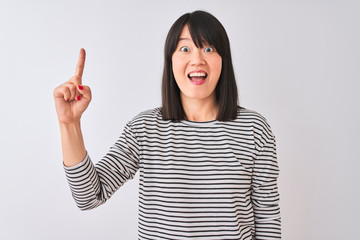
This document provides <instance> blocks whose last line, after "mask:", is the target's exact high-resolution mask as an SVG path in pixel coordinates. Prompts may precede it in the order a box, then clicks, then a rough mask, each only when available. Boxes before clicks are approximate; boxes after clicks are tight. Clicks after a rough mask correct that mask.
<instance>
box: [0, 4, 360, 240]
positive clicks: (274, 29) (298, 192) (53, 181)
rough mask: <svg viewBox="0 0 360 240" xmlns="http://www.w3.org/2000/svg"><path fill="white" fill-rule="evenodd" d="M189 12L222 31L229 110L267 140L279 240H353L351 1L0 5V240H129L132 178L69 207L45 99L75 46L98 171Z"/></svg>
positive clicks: (356, 31) (356, 61) (355, 161)
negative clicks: (235, 106) (259, 123)
mask: <svg viewBox="0 0 360 240" xmlns="http://www.w3.org/2000/svg"><path fill="white" fill-rule="evenodd" d="M199 9H200V10H206V11H209V12H210V13H212V14H214V15H215V16H216V17H217V18H218V19H219V20H220V22H222V23H223V25H224V27H225V29H226V30H227V33H228V35H229V38H230V43H231V49H232V56H233V63H234V68H235V71H236V77H237V82H238V88H239V94H240V105H241V106H244V107H246V108H249V109H252V110H255V111H258V112H259V113H261V114H262V115H263V116H265V118H266V119H267V120H268V122H269V124H270V125H271V127H272V130H273V132H274V134H275V136H276V139H277V151H278V162H279V166H280V178H279V189H280V196H281V197H280V207H281V215H282V229H283V230H282V232H283V233H282V234H283V239H286V240H304V239H314V240H318V239H326V240H335V239H336V240H337V239H347V240H356V239H359V235H360V230H359V227H358V225H359V219H358V216H359V215H360V211H359V210H360V209H359V198H360V187H359V183H360V178H359V172H358V170H359V168H360V163H359V162H360V161H359V160H360V159H359V149H360V143H359V138H358V136H359V134H360V127H359V123H360V113H359V111H360V108H359V103H360V94H359V92H360V84H359V81H360V44H359V43H360V15H359V12H360V3H359V2H358V1H356V0H354V1H349V0H338V1H333V0H330V1H325V0H323V1H322V0H312V1H310V0H309V1H306V0H303V1H300V0H294V1H286V0H282V1H281V0H273V1H272V0H266V1H265V0H264V1H250V0H249V1H239V0H227V1H213V0H202V1H200V0H199V1H196V0H183V1H167V0H161V1H160V0H159V1H139V0H136V1H133V0H132V1H129V0H128V1H120V0H118V1H115V0H114V1H110V0H102V1H85V0H81V1H74V0H72V1H64V0H62V1H45V0H44V1H25V0H24V1H16V0H15V1H14V0H12V1H10V0H1V1H0V81H1V84H0V114H1V115H0V121H1V124H0V148H1V150H0V160H1V174H0V239H4V240H7V239H16V240H18V239H19V240H20V239H36V240H39V239H52V240H56V239H69V240H75V239H88V240H94V239H111V240H112V239H125V240H127V239H130V240H131V239H137V203H138V198H137V197H138V193H137V192H138V175H137V176H136V178H135V179H134V180H131V181H129V182H127V183H126V184H125V185H124V186H123V187H122V188H120V190H119V191H117V192H116V193H115V195H114V196H113V197H112V198H111V199H110V200H109V201H108V202H107V203H106V204H105V205H102V206H100V207H99V208H97V209H94V210H91V211H85V212H82V211H80V210H78V209H77V207H76V205H75V202H74V201H73V199H72V196H71V193H70V189H69V187H68V184H67V181H66V178H65V174H64V171H63V168H62V153H61V141H60V140H61V139H60V131H59V126H58V122H57V116H56V112H55V106H54V100H53V96H52V93H53V90H54V88H55V87H56V86H58V85H60V84H62V83H63V82H65V81H67V80H68V79H69V78H70V77H71V76H72V75H73V74H74V72H75V66H76V62H77V58H78V54H79V50H80V48H82V47H83V48H85V49H86V51H87V59H86V64H85V71H84V76H83V84H85V85H89V86H90V87H91V89H92V93H93V100H92V102H91V103H90V105H89V107H88V109H87V111H86V112H85V113H84V115H83V117H82V130H83V135H84V141H85V147H86V149H87V150H88V152H89V154H90V156H91V158H92V160H93V161H94V162H97V161H98V160H99V159H101V157H102V156H103V155H105V154H106V152H107V151H108V150H109V148H110V146H111V145H112V144H113V143H114V142H115V141H116V140H117V138H118V137H119V136H120V134H121V132H122V129H123V127H124V124H125V123H126V122H127V121H129V120H130V119H131V118H132V117H134V116H135V115H136V114H138V113H139V112H141V111H143V110H147V109H150V108H154V107H157V106H159V105H160V99H161V95H160V84H161V75H162V67H163V47H164V42H165V37H166V34H167V32H168V30H169V28H170V26H171V25H172V23H173V22H174V21H175V20H176V19H177V18H178V17H180V16H181V15H182V14H184V13H186V12H191V11H194V10H199Z"/></svg>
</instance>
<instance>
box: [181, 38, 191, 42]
mask: <svg viewBox="0 0 360 240" xmlns="http://www.w3.org/2000/svg"><path fill="white" fill-rule="evenodd" d="M183 40H190V38H179V41H183Z"/></svg>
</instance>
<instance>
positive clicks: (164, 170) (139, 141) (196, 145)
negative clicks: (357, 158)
mask: <svg viewBox="0 0 360 240" xmlns="http://www.w3.org/2000/svg"><path fill="white" fill-rule="evenodd" d="M84 63H85V51H84V50H83V49H82V50H81V51H80V57H79V61H78V65H77V68H76V74H75V76H73V77H72V78H71V79H70V80H69V81H68V82H66V83H64V84H62V85H60V86H59V87H57V88H56V89H55V90H54V98H55V104H56V110H57V114H58V119H59V124H60V129H61V139H62V151H63V160H64V168H65V172H66V175H67V178H68V181H69V184H70V188H71V191H72V193H73V196H74V199H75V201H76V203H77V205H78V207H79V208H80V209H82V210H86V209H92V208H95V207H97V206H99V205H100V204H102V203H104V202H105V201H106V200H107V199H109V198H110V197H111V195H112V194H113V193H114V192H115V191H116V190H117V189H119V187H120V186H122V185H123V184H124V183H125V182H126V181H127V180H129V179H132V178H133V177H134V175H135V174H136V172H137V170H140V186H139V225H138V235H139V239H189V238H191V239H207V240H209V239H279V238H280V235H281V228H280V226H281V223H280V209H279V204H278V202H279V194H278V189H277V178H278V174H279V169H278V164H277V160H276V142H275V136H274V135H273V133H272V131H271V128H270V126H269V125H268V123H267V122H266V119H265V118H264V117H262V116H261V115H260V114H259V113H257V112H255V111H251V110H248V109H245V108H241V107H238V105H237V103H238V95H237V88H236V81H235V77H234V72H233V67H232V61H231V54H230V45H229V40H228V37H227V34H226V32H225V29H224V28H223V26H222V25H221V23H220V22H219V21H218V20H217V19H216V18H215V17H214V16H212V15H211V14H209V13H206V12H203V11H196V12H193V13H188V14H184V15H183V16H181V17H180V18H179V19H178V20H177V21H176V22H175V23H174V24H173V26H172V27H171V29H170V31H169V33H168V36H167V39H166V43H165V64H164V73H163V81H162V107H161V108H155V109H152V110H148V111H145V112H142V113H140V114H139V115H137V116H136V117H134V118H133V119H132V120H131V121H129V122H128V123H127V124H126V126H125V128H124V131H123V133H122V135H121V136H120V138H119V139H118V141H117V142H116V143H115V144H114V145H113V146H112V147H111V148H110V150H109V152H108V153H107V154H106V155H105V156H104V157H103V158H102V159H101V160H100V161H99V162H98V163H96V164H95V165H94V164H93V163H92V162H91V160H90V157H89V155H88V152H87V151H86V149H85V146H84V142H83V138H82V134H81V128H80V118H81V115H82V113H83V112H84V111H85V109H86V108H87V106H88V104H89V103H90V100H91V91H90V88H89V87H88V86H85V85H82V82H81V80H82V73H83V69H84Z"/></svg>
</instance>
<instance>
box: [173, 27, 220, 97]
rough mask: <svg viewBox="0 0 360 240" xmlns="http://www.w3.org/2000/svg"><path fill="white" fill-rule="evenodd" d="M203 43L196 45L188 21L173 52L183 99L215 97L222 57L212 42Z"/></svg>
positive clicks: (175, 72) (174, 65)
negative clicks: (198, 46) (199, 45)
mask: <svg viewBox="0 0 360 240" xmlns="http://www.w3.org/2000/svg"><path fill="white" fill-rule="evenodd" d="M203 45H204V46H203V48H197V47H196V45H195V43H194V42H193V40H192V38H191V35H190V32H189V29H188V26H187V25H185V27H184V28H183V30H182V32H181V34H180V38H179V41H178V44H177V47H176V50H175V52H174V53H173V55H172V70H173V73H174V77H175V80H176V83H177V85H178V87H179V88H180V91H181V99H182V101H184V100H186V99H199V100H211V101H214V100H215V88H216V85H217V83H218V81H219V78H220V74H221V67H222V59H221V56H220V55H219V54H218V53H217V52H216V49H215V48H214V47H213V46H210V45H208V44H206V43H204V44H203Z"/></svg>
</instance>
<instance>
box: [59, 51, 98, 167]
mask: <svg viewBox="0 0 360 240" xmlns="http://www.w3.org/2000/svg"><path fill="white" fill-rule="evenodd" d="M84 65H85V50H84V49H81V50H80V55H79V60H78V63H77V66H76V71H75V75H74V76H73V77H71V78H70V79H69V80H68V81H67V82H65V83H63V84H61V85H59V86H58V87H57V88H55V89H54V92H53V95H54V100H55V107H56V112H57V116H58V120H59V126H60V132H61V144H62V153H63V161H64V165H65V166H66V167H71V166H74V165H77V164H78V163H80V162H81V161H82V160H83V159H84V158H85V156H86V150H85V145H84V140H83V136H82V132H81V126H80V118H81V116H82V114H83V112H84V111H85V110H86V108H87V107H88V105H89V103H90V101H91V90H90V88H89V87H88V86H84V85H82V75H83V71H84Z"/></svg>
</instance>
